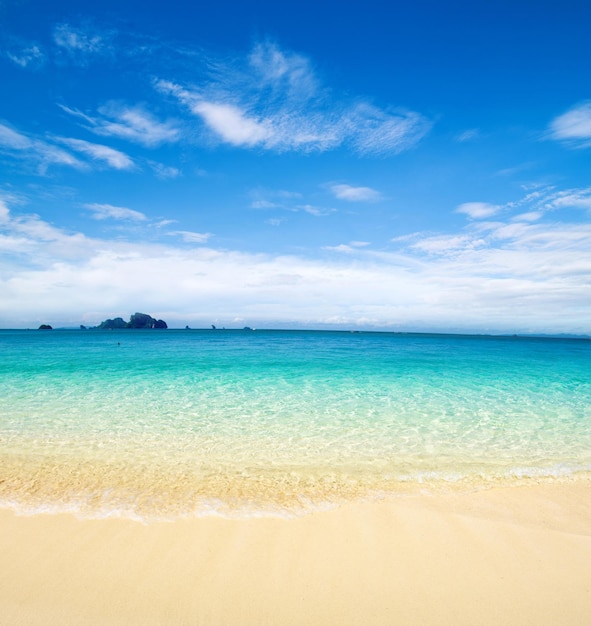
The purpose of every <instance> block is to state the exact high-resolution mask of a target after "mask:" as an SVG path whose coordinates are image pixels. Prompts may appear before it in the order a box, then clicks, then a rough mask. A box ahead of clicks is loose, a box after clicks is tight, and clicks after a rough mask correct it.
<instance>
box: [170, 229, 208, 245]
mask: <svg viewBox="0 0 591 626" xmlns="http://www.w3.org/2000/svg"><path fill="white" fill-rule="evenodd" d="M167 235H170V236H173V237H180V238H181V239H182V240H183V241H184V242H185V243H207V241H209V239H210V238H211V237H213V235H212V234H211V233H196V232H194V231H191V230H171V231H169V232H168V233H167Z"/></svg>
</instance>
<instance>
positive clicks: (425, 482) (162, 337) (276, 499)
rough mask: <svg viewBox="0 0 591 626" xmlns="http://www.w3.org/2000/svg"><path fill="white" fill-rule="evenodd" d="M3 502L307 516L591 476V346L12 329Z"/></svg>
mask: <svg viewBox="0 0 591 626" xmlns="http://www.w3.org/2000/svg"><path fill="white" fill-rule="evenodd" d="M0 401H1V405H0V504H2V505H4V506H11V507H13V508H16V509H18V510H21V511H38V510H56V511H57V510H72V511H76V512H78V513H80V514H84V515H93V516H100V515H126V516H131V517H138V518H142V519H157V518H158V519H159V518H175V517H179V516H185V515H194V514H203V513H208V512H218V513H221V514H228V515H231V514H240V515H241V514H259V513H268V512H275V513H297V512H299V511H302V510H306V509H308V508H310V507H318V506H324V505H327V504H328V505H330V504H337V503H339V502H342V501H348V500H351V499H355V498H367V497H370V498H371V497H380V496H382V495H384V494H389V493H393V494H397V493H409V492H415V491H417V490H418V489H427V490H436V489H441V488H469V489H471V488H477V487H479V486H486V485H489V484H497V483H499V482H505V481H518V480H531V479H535V480H550V479H571V478H574V477H577V476H579V475H580V474H581V473H585V474H586V473H587V472H590V471H591V341H588V340H574V339H568V340H567V339H564V340H559V339H534V338H513V337H474V336H458V335H401V334H389V333H337V332H303V331H302V332H296V331H258V330H257V331H188V330H187V331H174V330H167V331H134V330H128V331H118V332H117V331H113V332H111V331H0Z"/></svg>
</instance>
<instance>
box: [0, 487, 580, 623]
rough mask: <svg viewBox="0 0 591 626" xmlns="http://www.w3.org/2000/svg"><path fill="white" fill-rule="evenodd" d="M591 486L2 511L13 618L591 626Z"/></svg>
mask: <svg viewBox="0 0 591 626" xmlns="http://www.w3.org/2000/svg"><path fill="white" fill-rule="evenodd" d="M590 496H591V482H587V481H582V482H576V483H565V484H547V485H538V486H527V487H509V488H498V489H492V490H488V491H483V492H478V493H472V494H451V495H437V496H413V497H398V498H394V499H392V500H384V501H379V502H371V503H355V504H350V505H346V506H343V507H340V508H338V509H335V510H331V511H325V512H317V513H313V514H310V515H306V516H304V517H301V518H297V519H290V520H286V519H277V518H258V519H246V520H245V519H242V520H228V519H220V518H211V517H210V518H201V519H193V520H184V521H178V522H172V523H164V522H162V523H154V524H150V525H142V524H140V523H137V522H132V521H126V520H86V521H80V520H77V519H76V518H74V517H73V516H69V515H36V516H31V517H22V516H20V517H19V516H16V515H14V514H13V513H12V512H10V511H1V512H0V623H1V624H2V625H4V624H6V625H10V626H16V625H19V624H27V625H36V624H43V625H44V626H47V625H53V624H59V625H62V624H63V625H67V624H76V625H77V626H79V625H85V624H108V625H118V624H125V625H134V624H141V625H142V626H146V625H151V624H174V625H180V624H211V625H240V626H248V625H251V624H269V625H273V626H283V625H290V624H298V625H313V624H323V625H327V624H338V625H339V626H342V625H347V624H356V625H357V624H359V625H366V624H368V625H371V626H374V625H380V624H388V625H391V624H405V625H406V624H409V625H410V624H412V625H415V624H450V625H451V624H453V625H454V626H459V625H463V624H466V625H468V624H469V625H470V626H477V625H480V624H495V625H500V624H502V625H504V626H506V625H511V624H519V625H520V626H522V625H527V624H535V625H543V624H551V625H552V626H556V625H557V624H560V625H561V626H565V625H573V624H581V625H582V624H585V625H588V624H590V623H591V497H590Z"/></svg>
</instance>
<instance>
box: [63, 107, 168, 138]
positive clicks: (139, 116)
mask: <svg viewBox="0 0 591 626" xmlns="http://www.w3.org/2000/svg"><path fill="white" fill-rule="evenodd" d="M58 106H59V107H60V108H61V109H62V110H63V111H65V112H66V113H68V114H70V115H72V116H75V117H78V118H79V119H81V120H83V121H84V122H86V125H85V127H86V128H88V129H89V130H91V131H92V132H93V133H96V134H97V135H102V136H106V137H119V138H121V139H126V140H127V141H133V142H135V143H139V144H141V145H144V146H147V147H149V148H151V147H155V146H158V145H161V144H163V143H169V142H175V141H178V140H179V138H180V130H179V127H178V124H177V123H176V122H175V121H174V120H167V121H165V122H161V121H160V120H158V119H157V118H156V117H155V116H154V115H153V114H152V113H150V112H149V111H147V110H146V109H145V108H144V107H142V106H139V105H137V106H128V105H125V104H123V103H121V102H108V103H107V104H105V105H103V106H102V107H100V108H99V110H98V113H99V115H95V116H91V115H88V114H86V113H83V112H82V111H79V110H78V109H72V108H70V107H67V106H64V105H61V104H59V105H58Z"/></svg>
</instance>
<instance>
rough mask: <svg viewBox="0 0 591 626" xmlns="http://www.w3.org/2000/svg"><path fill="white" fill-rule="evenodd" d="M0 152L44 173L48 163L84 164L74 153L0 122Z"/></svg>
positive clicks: (82, 167)
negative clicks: (33, 166)
mask: <svg viewBox="0 0 591 626" xmlns="http://www.w3.org/2000/svg"><path fill="white" fill-rule="evenodd" d="M0 152H4V153H8V154H10V155H11V156H12V157H15V158H18V159H22V160H25V161H28V162H30V163H33V164H34V165H35V166H36V167H37V170H38V172H39V173H40V174H42V175H44V174H45V173H46V172H47V169H48V167H49V166H50V165H63V166H69V167H73V168H76V169H84V168H85V167H87V166H86V164H85V163H84V162H82V161H80V160H79V159H77V158H76V157H75V156H74V155H72V154H71V153H69V152H67V151H66V150H63V149H62V148H60V147H58V146H56V145H53V144H51V143H49V142H47V141H44V140H42V139H38V138H36V137H34V136H30V135H25V134H24V133H21V132H19V131H17V130H15V129H13V128H10V127H9V126H7V125H5V124H0Z"/></svg>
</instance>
